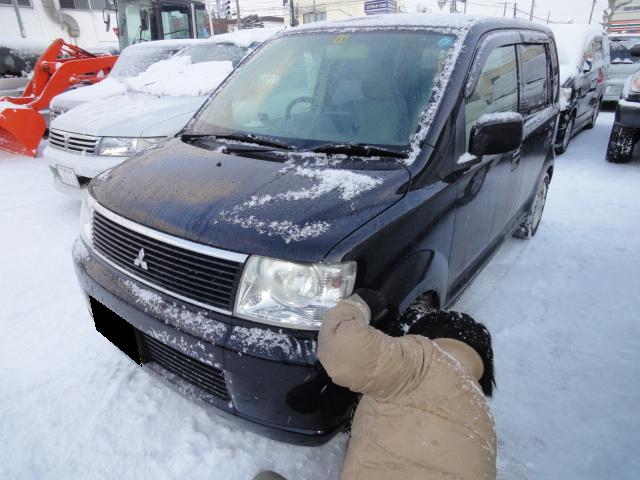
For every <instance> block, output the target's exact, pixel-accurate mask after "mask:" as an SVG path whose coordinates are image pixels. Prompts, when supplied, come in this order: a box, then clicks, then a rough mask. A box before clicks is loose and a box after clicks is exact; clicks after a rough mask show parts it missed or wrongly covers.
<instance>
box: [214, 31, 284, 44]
mask: <svg viewBox="0 0 640 480" xmlns="http://www.w3.org/2000/svg"><path fill="white" fill-rule="evenodd" d="M280 30H282V28H279V27H275V28H251V29H248V30H239V31H237V32H231V33H222V34H220V35H214V36H212V37H209V39H208V41H214V42H215V43H233V44H235V45H238V46H239V47H244V48H248V47H250V46H251V45H252V44H254V43H262V42H264V41H265V40H267V39H268V38H270V37H272V36H273V35H275V34H276V33H278V32H279V31H280Z"/></svg>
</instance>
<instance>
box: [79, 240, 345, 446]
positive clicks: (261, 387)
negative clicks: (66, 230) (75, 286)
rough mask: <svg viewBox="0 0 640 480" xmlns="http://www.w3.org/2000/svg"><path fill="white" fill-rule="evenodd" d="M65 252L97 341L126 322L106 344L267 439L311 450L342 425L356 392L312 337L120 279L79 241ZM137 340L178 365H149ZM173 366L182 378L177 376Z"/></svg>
mask: <svg viewBox="0 0 640 480" xmlns="http://www.w3.org/2000/svg"><path fill="white" fill-rule="evenodd" d="M73 250H74V251H73V257H74V264H75V270H76V275H77V277H78V280H79V282H80V285H81V286H82V288H83V290H84V293H85V295H86V298H87V299H88V300H89V302H90V305H91V307H92V308H91V309H92V311H93V315H94V322H95V324H96V328H97V329H98V330H99V331H100V332H101V333H103V335H105V329H106V331H109V329H110V328H112V327H111V326H113V328H116V327H117V326H118V325H123V324H124V326H125V330H127V331H129V332H130V333H128V334H127V338H121V337H122V336H121V337H118V338H115V337H113V336H112V338H110V340H111V341H112V343H114V344H116V346H118V347H119V348H120V349H121V350H123V351H124V352H125V353H127V354H129V356H130V357H132V358H134V360H135V361H137V362H138V363H141V364H142V365H143V366H146V367H148V369H149V370H151V371H153V372H154V373H156V374H159V375H160V376H161V377H162V378H163V380H165V381H168V382H170V383H172V384H173V385H174V386H176V387H177V388H178V389H179V390H181V391H182V392H184V393H186V394H188V395H190V396H192V397H194V398H196V399H198V400H201V401H204V402H206V403H208V404H211V405H214V406H215V407H217V408H218V409H219V411H221V412H224V413H225V414H229V415H230V416H231V417H232V418H233V419H235V420H236V421H239V422H240V423H241V424H242V425H243V426H244V427H245V428H247V429H249V430H253V431H255V432H257V433H259V434H262V435H264V436H267V437H269V438H273V439H275V440H280V441H285V442H288V443H295V444H300V445H319V444H322V443H325V442H326V441H328V440H329V439H330V438H332V437H333V435H335V434H336V433H337V432H339V431H340V430H341V429H342V428H343V426H344V424H345V422H346V420H347V419H348V417H349V416H350V413H351V410H352V407H353V404H354V401H355V395H354V394H353V393H351V392H349V391H348V390H346V389H344V388H341V387H338V386H336V385H334V384H333V383H332V382H331V381H330V380H329V378H328V376H327V375H326V372H324V370H323V369H322V367H321V366H320V364H319V362H318V361H317V359H316V356H315V351H316V340H315V335H314V333H312V332H304V331H297V330H279V329H276V328H273V327H268V326H266V325H259V324H255V323H252V322H247V321H244V320H241V319H237V318H235V317H229V316H226V315H223V314H219V313H216V312H212V311H209V310H204V309H201V308H199V307H196V306H193V305H191V304H188V303H185V302H182V301H180V300H178V299H176V298H173V297H171V296H168V295H165V294H163V293H161V292H159V291H155V290H153V289H151V288H150V287H148V286H146V285H144V284H141V283H139V282H137V281H135V280H133V279H131V278H128V277H127V276H125V275H124V274H122V273H121V272H119V271H117V270H115V269H113V268H112V267H111V266H109V265H108V264H106V263H105V262H103V261H102V260H101V259H99V258H97V257H96V256H95V255H93V254H92V253H91V252H90V250H89V249H88V248H87V247H86V246H85V244H84V242H83V241H82V240H80V239H78V240H76V243H75V244H74V249H73ZM125 322H126V323H125ZM129 326H131V327H133V328H132V329H131V328H129ZM105 336H106V337H107V338H109V336H108V335H105ZM149 337H150V340H149ZM145 338H146V342H147V343H148V342H149V341H151V342H152V343H153V342H156V343H157V342H160V343H161V344H162V345H160V348H161V349H165V350H166V347H169V349H173V351H174V352H173V355H174V357H175V356H181V357H182V358H183V361H182V362H181V364H180V365H179V366H178V367H177V369H176V368H173V367H174V366H175V364H176V361H175V360H170V362H172V363H166V364H162V362H158V361H154V360H153V359H150V358H149V356H148V355H146V354H145V348H146V347H145V345H146V344H145ZM127 345H129V346H127ZM131 345H133V347H131ZM136 345H137V350H138V352H137V353H138V356H136V355H135V353H136V352H135V350H136ZM132 350H133V353H134V354H133V355H131V354H130V353H131V351H132ZM156 350H157V349H156ZM185 356H186V357H187V358H186V361H185V360H184V358H185ZM163 365H164V366H163ZM185 365H186V367H185ZM165 367H167V368H165ZM185 368H186V370H185ZM180 369H183V370H185V371H184V372H183V373H184V375H180V374H178V375H177V374H176V372H179V371H180ZM187 370H188V371H187ZM206 371H209V372H214V374H215V376H216V380H215V382H213V380H212V379H210V378H209V379H206V378H205V379H204V380H202V381H203V382H204V383H198V381H199V380H198V379H202V378H203V377H204V376H206V375H207V373H204V374H203V373H202V372H206ZM193 379H196V380H195V381H191V380H193ZM214 383H215V385H214V386H213V387H212V388H214V387H215V388H219V387H221V388H222V389H223V390H224V392H223V393H222V394H216V393H213V394H212V391H213V390H212V389H211V388H206V386H207V385H213V384H214ZM199 385H200V386H199ZM216 385H217V387H216ZM201 387H202V388H201ZM215 388H214V390H215ZM225 392H226V393H225Z"/></svg>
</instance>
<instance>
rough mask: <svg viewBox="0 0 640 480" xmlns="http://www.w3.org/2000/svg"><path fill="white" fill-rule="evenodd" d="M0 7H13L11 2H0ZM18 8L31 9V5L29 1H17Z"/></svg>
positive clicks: (8, 0)
mask: <svg viewBox="0 0 640 480" xmlns="http://www.w3.org/2000/svg"><path fill="white" fill-rule="evenodd" d="M0 5H6V6H8V7H10V6H12V5H13V2H12V1H11V0H0ZM18 6H19V7H27V8H33V4H32V3H31V0H18Z"/></svg>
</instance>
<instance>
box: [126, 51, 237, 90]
mask: <svg viewBox="0 0 640 480" xmlns="http://www.w3.org/2000/svg"><path fill="white" fill-rule="evenodd" d="M232 70H233V64H232V63H231V62H230V61H221V62H200V63H191V57H189V56H187V55H179V56H175V57H171V58H168V59H166V60H161V61H159V62H157V63H154V64H153V65H151V66H150V67H149V68H148V69H147V70H146V71H145V72H143V73H141V74H140V75H137V76H135V77H132V78H126V79H123V83H124V84H125V85H126V86H127V88H128V89H129V90H132V91H135V92H141V93H149V94H152V95H160V96H172V97H184V96H191V97H198V96H202V95H207V94H209V93H211V92H212V91H213V90H215V88H216V87H217V86H218V85H219V84H220V82H222V81H223V80H224V79H225V78H226V77H227V75H229V73H231V71H232Z"/></svg>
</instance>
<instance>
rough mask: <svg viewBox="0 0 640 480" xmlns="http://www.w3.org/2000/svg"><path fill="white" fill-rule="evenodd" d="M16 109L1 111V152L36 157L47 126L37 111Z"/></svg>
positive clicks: (18, 106)
mask: <svg viewBox="0 0 640 480" xmlns="http://www.w3.org/2000/svg"><path fill="white" fill-rule="evenodd" d="M16 107H17V108H12V107H8V108H5V109H4V110H2V111H0V150H5V151H7V152H11V153H17V154H18V155H26V156H27V157H35V156H36V153H37V152H38V145H39V144H40V140H41V139H42V135H43V134H44V132H45V130H46V129H47V125H46V123H45V121H44V119H43V118H42V116H41V115H40V114H39V113H38V112H36V111H35V110H32V109H30V108H23V107H21V106H20V105H16Z"/></svg>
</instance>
